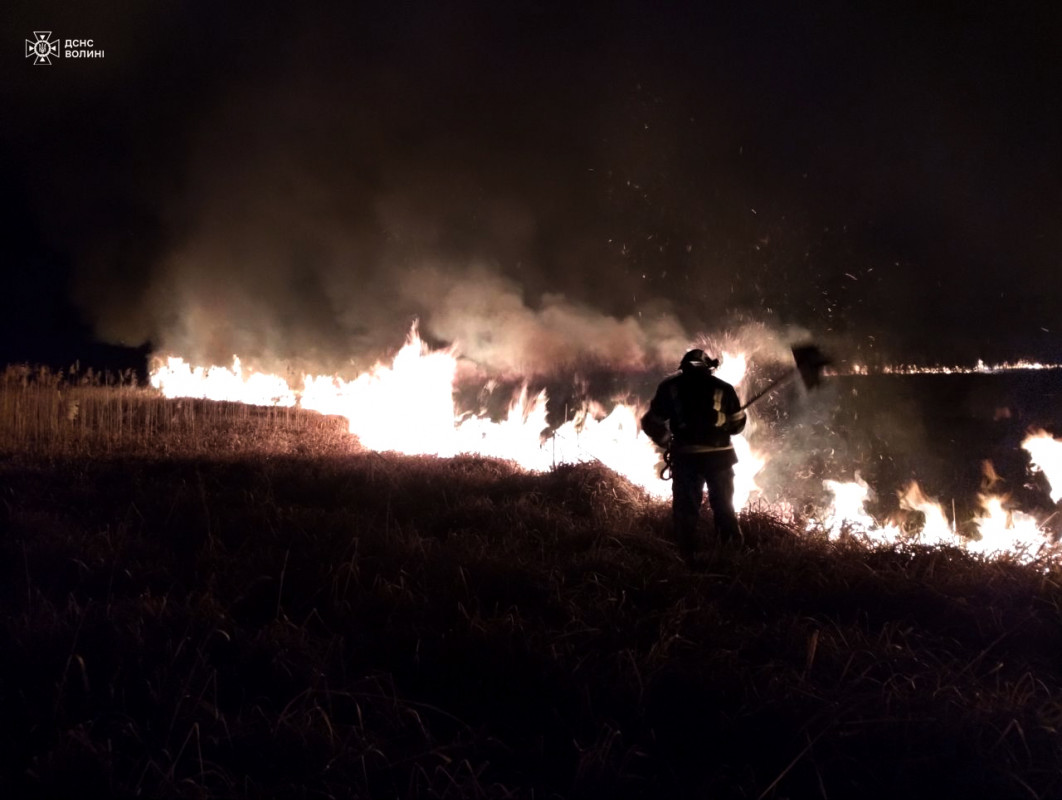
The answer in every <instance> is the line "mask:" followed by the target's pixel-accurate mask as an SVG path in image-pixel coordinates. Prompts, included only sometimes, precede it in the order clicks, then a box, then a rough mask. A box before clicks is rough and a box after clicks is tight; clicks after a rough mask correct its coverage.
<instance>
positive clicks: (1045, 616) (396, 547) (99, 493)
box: [0, 387, 1062, 798]
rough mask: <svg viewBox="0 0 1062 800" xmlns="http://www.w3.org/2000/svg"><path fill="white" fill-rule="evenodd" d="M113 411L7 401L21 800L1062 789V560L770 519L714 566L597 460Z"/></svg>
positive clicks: (106, 406)
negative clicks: (527, 456)
mask: <svg viewBox="0 0 1062 800" xmlns="http://www.w3.org/2000/svg"><path fill="white" fill-rule="evenodd" d="M96 391H97V394H96V395H94V397H95V399H94V400H91V402H90V399H88V398H87V396H86V397H85V398H83V399H82V402H81V403H79V406H78V414H77V415H76V416H75V417H74V419H70V418H69V416H68V414H65V412H64V409H67V408H68V406H63V405H56V406H55V407H54V408H51V407H49V408H51V410H48V411H47V412H40V413H38V414H37V416H36V417H33V418H32V419H35V420H36V422H35V423H34V425H35V426H36V427H33V426H31V425H29V422H28V420H30V419H31V417H30V415H29V410H30V409H29V406H28V405H27V403H28V400H27V397H26V396H23V398H22V405H20V406H18V409H17V413H16V409H15V407H14V406H11V407H7V406H5V408H6V409H7V412H8V413H7V415H6V416H5V417H4V420H5V423H4V430H5V437H6V438H5V440H4V441H5V442H6V443H7V444H6V445H5V448H4V453H5V455H4V456H3V459H2V460H0V553H2V558H0V564H2V565H3V566H2V569H3V574H2V576H0V587H2V588H0V603H2V607H3V614H2V617H0V619H2V627H0V642H2V648H3V652H4V653H5V657H4V658H3V660H2V661H0V681H2V683H0V686H2V691H0V720H2V722H0V754H2V755H0V785H2V786H3V787H4V789H5V794H7V795H8V796H24V797H46V796H47V797H53V796H63V795H70V794H73V793H76V794H78V795H79V796H114V797H123V796H134V795H141V796H153V797H206V796H212V797H251V796H274V797H312V796H322V797H323V796H336V797H342V796H362V797H367V796H374V797H377V796H404V797H425V798H427V797H532V796H534V797H603V796H608V797H642V796H654V797H658V796H670V797H694V796H698V797H703V796H718V797H753V798H768V797H777V798H781V797H845V796H854V795H856V794H858V795H860V796H863V797H895V796H900V795H904V796H924V797H937V796H942V795H945V794H947V795H949V796H950V795H953V794H958V793H960V792H961V793H963V794H965V795H966V796H969V797H1023V796H1027V797H1052V796H1057V795H1058V794H1059V792H1060V791H1062V784H1060V782H1059V781H1060V779H1059V775H1060V774H1062V747H1060V745H1059V739H1058V726H1059V725H1060V724H1062V673H1060V669H1059V668H1060V664H1059V656H1058V654H1059V652H1062V585H1060V584H1062V574H1060V573H1059V571H1058V568H1057V567H1050V568H1047V569H1044V568H1041V567H1024V566H1019V565H1016V564H1010V563H1006V562H984V561H981V560H978V559H976V558H973V557H970V556H968V555H966V554H964V553H962V552H959V551H955V550H941V549H936V550H925V549H918V548H912V549H886V550H868V549H866V548H864V547H862V546H860V545H858V544H857V543H854V542H846V543H840V544H837V543H828V542H826V541H824V540H822V539H817V538H808V537H802V536H798V535H797V534H796V533H795V532H794V531H793V530H792V529H790V528H787V527H786V526H785V525H783V524H781V523H780V522H778V521H777V520H775V519H774V518H772V517H771V516H770V515H769V514H767V513H749V514H746V515H745V516H744V518H743V521H744V524H745V526H746V528H747V530H748V531H749V533H750V534H751V536H752V538H753V539H754V541H755V543H756V547H755V548H754V549H750V550H748V551H727V550H723V551H709V552H708V553H707V554H706V555H705V557H704V560H703V563H701V564H700V565H699V567H700V568H699V569H696V570H693V571H690V570H689V569H687V568H686V567H685V566H684V565H683V563H682V562H681V561H680V560H679V559H678V558H677V556H676V553H675V552H674V550H673V548H672V547H671V545H670V544H669V543H668V541H667V538H666V531H667V528H668V509H667V506H666V505H662V504H659V503H653V502H650V501H648V500H647V499H646V498H645V497H644V496H643V495H642V494H641V493H640V492H639V491H637V490H636V489H634V488H633V487H631V486H630V485H629V484H627V483H626V482H624V481H623V480H622V479H620V478H618V477H616V476H615V475H614V474H612V473H610V472H608V471H607V470H605V469H603V468H601V467H598V466H593V465H583V466H564V467H561V468H558V469H557V470H555V471H554V472H552V473H549V474H545V475H531V474H527V473H524V472H522V471H520V470H518V469H516V468H514V467H512V466H510V465H509V464H506V463H503V462H498V461H492V460H485V459H479V458H471V457H469V458H457V459H451V460H438V459H432V458H407V457H400V456H395V455H387V454H374V453H365V452H359V451H358V450H357V448H356V447H355V446H354V445H353V444H352V442H351V441H350V439H349V437H347V436H346V435H345V434H344V432H343V430H342V427H341V424H340V423H339V421H337V420H328V419H325V418H320V417H315V416H313V415H308V414H298V413H292V414H283V413H279V414H278V413H277V412H266V411H261V410H254V409H247V408H245V407H228V406H223V405H219V404H209V403H188V402H184V403H179V402H177V401H161V400H150V399H148V398H146V397H144V396H143V395H141V394H139V393H137V392H135V391H134V390H122V389H119V388H112V389H110V390H106V391H100V390H99V387H97V389H96ZM51 396H52V395H51V392H50V390H47V391H46V389H42V390H41V392H40V393H39V396H38V397H37V403H38V405H39V404H41V403H45V402H46V401H47V402H48V403H50V402H52V401H51V400H50V399H49V398H51ZM120 398H124V399H120ZM8 399H10V397H8ZM56 402H60V403H61V402H67V403H68V402H69V399H67V400H62V401H56ZM123 402H124V403H125V405H124V406H123V405H121V403H123ZM152 403H153V404H155V405H154V406H151V405H150V404H152ZM94 404H96V405H95V406H94ZM117 409H122V411H121V412H120V413H119V411H118V410H117ZM92 414H96V417H92V416H90V415H92ZM55 415H58V417H57V418H56V419H55V421H54V424H53V423H52V422H51V420H52V419H53V417H54V416H55ZM20 418H21V419H22V420H23V425H22V428H21V429H19V430H16V429H15V428H14V427H11V426H12V425H13V423H14V422H16V421H17V420H18V419H20ZM119 418H121V419H122V420H124V423H123V426H122V433H118V432H116V428H115V425H116V420H117V419H119ZM92 419H95V420H96V421H95V422H88V421H86V420H92ZM130 420H133V422H130ZM78 426H80V427H78ZM19 431H20V432H19ZM30 431H36V434H35V438H34V437H31V438H26V437H27V436H28V435H29V434H28V432H30ZM20 437H21V438H20ZM16 444H18V446H15V445H16Z"/></svg>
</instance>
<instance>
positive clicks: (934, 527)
mask: <svg viewBox="0 0 1062 800" xmlns="http://www.w3.org/2000/svg"><path fill="white" fill-rule="evenodd" d="M720 362H721V363H720V366H719V368H718V370H717V373H716V374H717V375H719V377H721V378H722V379H723V380H726V381H727V382H728V383H731V384H732V385H734V386H739V385H740V384H741V382H742V380H743V379H744V376H745V372H746V369H747V358H746V356H745V355H744V354H743V353H736V354H735V353H730V352H726V351H724V352H722V353H720ZM457 365H458V353H457V350H456V348H453V347H451V348H448V349H443V350H432V349H431V348H429V347H428V346H427V345H426V344H425V343H424V342H423V341H422V340H421V338H420V336H419V334H418V331H417V328H416V325H414V326H413V328H412V329H411V330H410V333H409V335H408V337H407V338H406V342H405V344H404V345H403V346H402V347H401V349H399V351H398V353H397V354H396V355H395V357H394V358H393V359H392V360H391V362H390V363H378V364H376V365H375V366H373V367H372V368H371V369H370V370H369V371H367V372H365V373H363V374H361V375H359V376H357V377H356V378H355V379H354V380H351V381H344V380H343V379H341V378H339V377H338V376H327V375H305V376H303V378H302V385H301V387H300V388H292V387H291V386H290V385H289V384H288V382H287V381H286V380H284V379H283V378H281V377H279V376H276V375H270V374H266V373H259V372H256V371H254V370H246V369H244V368H243V366H242V365H241V363H240V360H239V358H237V357H233V364H232V367H231V368H226V367H216V366H215V367H209V368H203V367H193V366H191V365H190V364H188V363H186V362H185V361H183V360H182V359H180V358H167V359H165V360H164V361H162V362H160V363H159V364H158V365H157V367H156V369H155V370H154V371H153V372H152V375H151V384H152V386H154V387H155V388H156V389H157V390H159V391H160V392H161V393H162V394H163V395H165V396H166V397H200V398H205V399H211V400H226V401H234V402H242V403H250V404H255V405H279V406H293V405H296V404H301V405H302V407H304V408H306V409H310V410H314V411H318V412H320V413H323V414H334V415H339V416H342V417H345V418H346V419H347V420H348V425H349V430H350V432H351V433H352V434H353V435H355V436H357V437H358V439H359V441H360V442H361V444H362V445H363V446H364V447H366V448H369V449H373V450H391V451H396V452H400V453H405V454H409V455H438V456H444V457H446V456H453V455H456V454H458V453H474V454H480V455H484V456H490V457H496V458H503V459H506V460H510V461H514V462H516V463H518V464H520V465H521V466H522V467H524V468H526V469H530V470H535V471H545V470H548V469H550V468H551V467H554V466H556V465H557V464H562V463H577V462H585V461H593V460H598V461H600V462H601V463H603V464H605V465H606V466H608V467H609V468H610V469H612V470H614V471H615V472H617V473H619V474H620V475H623V476H624V477H626V478H627V479H628V480H630V481H631V482H632V483H634V484H636V485H638V486H641V487H642V488H644V489H645V490H646V491H647V492H648V493H649V494H650V495H651V496H653V497H656V498H666V497H668V496H669V495H670V493H671V488H670V485H669V483H668V482H667V481H663V480H661V479H660V477H659V475H658V472H657V467H658V464H659V453H658V451H657V449H656V447H655V446H654V445H653V443H652V442H651V441H650V440H649V438H648V437H647V436H646V435H645V434H644V433H643V432H642V431H641V428H640V425H639V424H638V420H639V417H640V416H641V412H642V411H643V410H644V408H643V407H640V406H639V404H638V403H637V402H630V401H629V399H626V398H625V399H622V400H620V401H618V402H616V403H615V405H614V406H613V407H612V409H611V410H608V409H607V408H606V407H605V406H604V405H602V404H600V403H597V402H587V403H586V405H585V406H584V407H582V408H580V409H578V410H577V411H576V412H575V413H574V416H573V418H572V419H569V420H567V421H565V422H564V424H562V425H560V426H559V427H556V428H553V427H551V426H550V424H549V422H548V419H547V404H548V397H547V395H546V392H545V391H544V390H543V391H538V392H535V391H532V390H531V388H530V387H529V386H528V385H526V384H525V385H523V386H522V387H521V388H520V389H519V390H518V391H517V392H516V393H515V395H514V397H513V399H512V401H511V403H510V404H509V407H508V410H507V412H506V414H505V416H504V417H503V418H501V419H492V418H491V417H490V416H489V415H487V414H486V413H484V412H479V413H473V412H462V411H461V410H459V409H458V407H457V404H456V401H455V399H454V396H455V395H454V393H455V383H456V376H457ZM1008 366H1009V365H1008ZM1023 368H1027V369H1028V368H1053V367H1048V366H1044V365H1023ZM992 369H1000V367H993V368H988V367H985V366H984V365H982V364H980V363H979V364H978V367H976V368H975V369H974V370H970V371H989V370H992ZM889 371H905V372H906V370H901V369H892V370H889ZM751 430H752V433H754V432H755V431H754V428H752V429H751ZM733 442H734V447H735V450H736V451H737V455H738V464H737V467H736V469H735V481H734V484H735V493H734V495H735V496H734V504H735V506H736V507H737V508H744V507H746V506H747V504H748V503H749V502H750V501H751V500H753V499H754V498H756V497H757V495H758V494H759V493H760V490H759V487H758V486H757V484H756V477H757V475H758V474H759V472H760V471H761V470H762V469H763V467H764V466H765V464H766V461H767V458H766V455H765V454H764V453H761V452H758V451H757V450H755V449H754V448H753V447H752V446H751V444H750V443H749V441H748V439H747V438H746V437H745V436H735V437H733ZM1022 447H1023V448H1024V449H1025V450H1027V451H1028V452H1029V454H1030V456H1031V460H1032V464H1033V467H1034V468H1035V469H1038V470H1040V471H1042V472H1043V473H1044V475H1045V476H1046V478H1047V480H1048V482H1049V483H1050V485H1051V486H1052V487H1057V488H1052V490H1051V498H1052V500H1053V501H1055V502H1058V501H1059V499H1060V498H1062V440H1057V439H1054V438H1053V437H1051V436H1050V435H1049V434H1047V433H1046V432H1044V431H1033V432H1031V433H1030V435H1029V436H1028V438H1026V439H1025V441H1024V442H1023V443H1022ZM985 476H986V480H985V483H984V485H983V487H982V488H983V493H982V494H980V495H979V496H978V501H979V506H980V510H979V512H978V513H977V514H976V515H975V516H974V518H973V519H970V520H967V521H966V522H965V523H964V524H963V525H961V526H960V525H959V524H958V522H957V520H956V519H955V514H954V511H953V513H952V515H951V518H950V519H949V516H948V514H947V512H946V511H945V510H944V508H943V506H942V505H941V504H940V503H939V502H937V501H936V500H934V499H932V498H930V497H928V496H927V495H926V494H925V492H923V490H922V488H921V487H920V486H919V485H918V484H917V483H915V482H913V481H912V482H911V483H909V484H908V485H907V486H906V487H905V488H904V489H903V490H902V491H901V492H899V493H898V497H899V506H900V510H899V512H898V513H897V514H896V515H894V517H893V518H892V519H888V520H878V519H876V518H875V517H874V516H873V515H872V514H870V513H869V512H868V511H867V508H866V505H867V502H868V501H869V500H870V499H871V497H872V490H871V488H870V486H868V485H867V483H866V482H865V481H863V480H862V478H861V477H860V476H859V474H858V473H857V474H856V475H855V479H854V480H852V481H839V480H824V481H823V486H824V488H825V489H826V491H827V492H828V493H829V495H830V496H831V498H832V500H831V501H830V502H829V503H828V504H827V506H826V507H825V508H823V509H820V510H817V511H815V512H813V513H812V515H811V520H810V521H809V522H808V523H807V526H806V527H807V530H809V531H810V530H818V531H824V532H825V533H826V534H827V536H828V537H829V538H831V539H838V538H840V537H842V536H845V535H857V536H860V537H862V538H864V539H866V540H867V541H868V542H871V543H874V544H883V545H890V544H897V543H901V542H918V543H921V544H926V545H930V546H934V545H950V546H959V547H963V548H965V549H967V550H968V551H969V552H973V553H980V554H984V555H999V554H1007V555H1008V556H1010V557H1013V558H1017V559H1019V560H1023V561H1031V560H1033V559H1035V558H1037V557H1039V556H1041V555H1042V554H1043V553H1044V552H1046V551H1049V550H1051V549H1052V548H1054V545H1053V543H1052V541H1051V536H1050V534H1049V533H1047V532H1045V531H1044V530H1043V529H1042V525H1041V524H1040V523H1038V521H1037V520H1036V518H1034V517H1033V516H1032V515H1030V514H1027V513H1024V512H1022V511H1019V510H1017V509H1014V508H1010V507H1009V506H1008V497H1007V496H1006V495H1003V494H997V493H994V492H993V491H992V487H993V485H994V484H995V483H998V476H995V473H994V471H993V470H992V469H991V465H990V464H987V463H986V465H985ZM781 502H782V504H788V502H789V501H788V500H785V501H781Z"/></svg>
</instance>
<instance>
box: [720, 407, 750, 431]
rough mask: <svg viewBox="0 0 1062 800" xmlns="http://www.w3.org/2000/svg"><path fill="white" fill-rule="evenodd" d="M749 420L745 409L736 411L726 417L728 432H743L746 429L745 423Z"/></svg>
mask: <svg viewBox="0 0 1062 800" xmlns="http://www.w3.org/2000/svg"><path fill="white" fill-rule="evenodd" d="M747 421H748V417H747V416H746V415H745V412H744V410H741V411H735V412H734V413H733V414H731V415H730V416H728V417H727V418H726V425H725V427H726V432H727V433H732V434H733V433H741V432H742V431H743V430H745V423H746V422H747Z"/></svg>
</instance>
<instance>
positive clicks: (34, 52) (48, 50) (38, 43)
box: [26, 31, 59, 66]
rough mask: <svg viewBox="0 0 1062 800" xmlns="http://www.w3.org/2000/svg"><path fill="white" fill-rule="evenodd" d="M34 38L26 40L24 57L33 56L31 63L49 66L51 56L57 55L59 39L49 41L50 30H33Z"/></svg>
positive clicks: (50, 36)
mask: <svg viewBox="0 0 1062 800" xmlns="http://www.w3.org/2000/svg"><path fill="white" fill-rule="evenodd" d="M33 35H34V37H36V38H34V39H27V40H26V58H30V57H33V64H34V66H36V65H37V64H47V65H49V66H51V63H52V56H55V57H56V58H58V57H59V41H58V40H56V41H54V42H53V41H51V38H52V32H51V31H34V32H33Z"/></svg>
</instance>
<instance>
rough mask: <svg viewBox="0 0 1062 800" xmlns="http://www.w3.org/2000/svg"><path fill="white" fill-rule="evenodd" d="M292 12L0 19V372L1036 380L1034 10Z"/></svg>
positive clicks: (53, 14) (770, 7) (1059, 325)
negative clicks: (414, 321) (722, 362)
mask: <svg viewBox="0 0 1062 800" xmlns="http://www.w3.org/2000/svg"><path fill="white" fill-rule="evenodd" d="M303 5H305V4H297V3H291V2H284V3H281V2H274V1H273V0H265V1H264V2H259V3H254V4H235V3H218V2H169V1H167V0H155V1H153V2H150V3H145V2H140V1H139V0H138V1H137V2H107V3H99V2H84V3H77V4H73V3H57V2H56V3H40V2H35V3H15V4H14V5H13V6H12V5H9V6H7V7H5V8H4V10H3V11H0V19H2V20H3V31H4V34H5V35H4V52H5V56H4V70H3V75H2V78H0V92H2V104H3V116H2V120H3V123H2V125H0V136H2V148H0V152H2V155H0V174H2V182H0V187H2V188H0V191H2V193H3V206H4V211H3V215H2V217H0V219H2V224H3V235H2V238H0V242H2V247H3V256H4V262H5V264H4V269H5V281H4V289H3V294H2V297H0V337H2V339H0V360H13V359H31V360H49V359H52V360H62V359H72V358H73V357H77V356H79V355H82V356H83V354H85V353H88V352H89V351H90V348H89V345H88V341H89V339H90V338H91V334H94V335H95V336H96V337H98V338H99V339H100V340H102V341H108V342H114V343H118V342H120V343H123V344H126V345H139V344H141V343H143V342H145V341H148V340H150V341H152V342H153V343H154V344H155V345H156V346H159V347H166V348H172V349H175V350H177V351H179V352H182V353H186V354H187V355H190V356H193V357H199V358H210V359H212V360H222V361H224V360H227V358H228V355H229V354H231V353H232V352H240V353H241V354H247V355H249V356H252V357H255V356H258V357H262V358H270V357H274V356H276V357H281V358H290V357H293V356H296V355H297V356H299V357H301V358H303V359H307V360H308V361H312V362H315V363H317V364H320V365H335V364H340V363H342V362H343V361H344V360H346V359H349V358H351V357H354V356H358V355H360V354H371V353H374V352H377V351H378V350H379V349H380V348H385V347H393V346H395V345H396V344H397V343H398V342H399V341H400V340H401V337H402V335H403V333H404V331H405V329H406V328H407V327H408V324H409V321H410V319H411V318H412V317H413V316H414V315H420V317H421V319H422V320H423V323H422V324H423V326H424V328H425V330H426V332H427V333H428V334H429V335H430V336H432V337H433V338H435V339H437V340H440V341H445V340H450V339H455V338H456V339H458V340H459V341H461V343H462V346H464V347H465V349H466V351H467V352H470V354H472V355H473V356H474V357H476V358H477V359H479V360H480V361H481V362H482V363H484V364H486V365H488V366H491V367H495V368H498V369H504V368H506V367H509V366H514V367H517V368H518V367H520V365H521V364H526V363H532V365H533V359H532V361H531V362H528V360H527V359H528V358H531V357H530V356H528V355H526V352H525V351H527V350H529V349H530V350H535V351H536V353H537V357H541V356H542V354H543V353H544V354H546V355H548V356H549V357H550V358H557V359H575V360H578V358H579V357H580V355H585V354H587V353H589V354H591V355H596V356H598V357H602V356H601V354H602V353H606V354H607V353H608V352H610V350H615V351H616V352H617V353H621V352H622V353H624V354H625V355H629V353H630V351H632V350H639V348H640V349H641V350H644V351H646V352H650V351H652V350H653V347H654V343H656V342H657V341H658V340H663V339H666V338H667V337H669V336H671V337H673V336H675V335H676V331H678V332H679V335H680V338H681V334H682V333H693V332H697V331H709V332H714V331H719V330H721V329H723V328H725V327H727V326H731V325H736V324H738V323H740V322H741V321H748V320H754V321H758V322H764V323H767V324H768V325H770V326H772V327H777V328H778V329H786V328H788V327H797V328H801V329H804V330H806V331H808V332H810V333H811V334H813V335H814V336H816V337H818V338H820V339H821V340H822V341H823V342H826V343H828V344H829V346H830V347H832V348H833V349H834V351H835V352H837V353H839V354H840V356H841V357H842V358H853V359H863V358H868V357H873V355H874V354H879V357H887V358H902V359H906V360H924V361H937V360H954V359H960V360H964V361H972V360H974V359H976V358H978V357H985V358H986V359H990V360H992V359H1007V358H1018V357H1037V358H1043V359H1051V360H1055V361H1059V360H1062V322H1060V321H1059V319H1058V316H1059V315H1058V309H1059V307H1060V305H1062V277H1060V275H1062V57H1060V55H1059V53H1060V52H1062V48H1060V47H1059V45H1060V43H1062V11H1060V9H1062V6H1060V5H1059V4H1058V3H1052V2H1043V3H1040V4H1021V3H1017V4H991V5H986V6H985V7H984V8H977V7H976V4H970V3H967V4H949V5H952V7H951V8H946V7H945V5H944V4H926V3H924V2H908V3H905V2H890V3H888V4H873V5H872V4H863V3H851V2H826V3H803V4H797V3H782V2H766V3H765V2H743V3H733V4H729V3H728V4H720V3H690V4H663V3H648V2H646V3H638V2H618V3H579V4H576V3H560V2H558V3H551V2H498V1H497V0H495V2H455V3H441V2H414V3H403V2H379V3H344V4H336V5H335V6H332V5H331V4H313V5H314V9H313V10H307V9H306V8H303V7H302V6H303ZM326 8H331V9H333V10H332V11H326V10H325V9H326ZM34 30H52V31H54V33H55V36H56V37H62V38H67V37H75V36H76V37H79V38H80V37H84V38H90V37H91V38H93V39H94V40H95V42H96V47H98V48H100V47H102V48H103V49H104V50H105V54H106V55H105V58H104V59H102V60H95V61H87V60H73V59H59V60H57V61H56V63H54V64H53V65H52V66H50V67H47V66H34V65H33V64H32V63H31V60H29V59H25V58H23V52H24V45H23V42H24V40H25V39H26V38H30V37H31V36H32V32H33V31H34ZM90 332H91V334H90ZM551 335H552V336H555V337H556V338H557V341H553V342H550V341H548V340H549V337H550V336H551ZM561 341H563V342H566V343H567V344H562V343H561ZM544 342H545V344H543V343H544ZM514 353H516V354H515V355H514Z"/></svg>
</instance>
